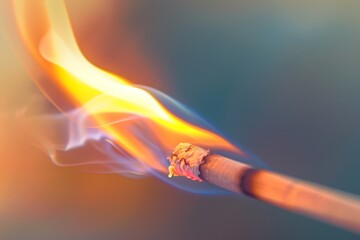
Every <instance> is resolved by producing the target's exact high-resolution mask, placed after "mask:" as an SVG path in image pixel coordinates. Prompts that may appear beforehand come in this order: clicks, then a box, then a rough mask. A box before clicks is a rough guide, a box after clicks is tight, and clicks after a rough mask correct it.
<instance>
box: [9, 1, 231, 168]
mask: <svg viewBox="0 0 360 240" xmlns="http://www.w3.org/2000/svg"><path fill="white" fill-rule="evenodd" d="M30 2H31V3H30ZM34 2H36V3H37V4H35V3H34ZM33 5H38V6H37V8H36V11H37V13H34V12H32V14H37V15H35V16H33V18H36V19H35V20H30V19H29V18H28V17H27V16H29V11H30V10H34V8H33V7H31V6H33ZM14 10H15V17H16V22H17V25H18V29H19V32H20V35H21V38H22V40H23V41H24V43H25V45H26V46H27V49H28V50H29V51H30V53H31V54H32V57H33V58H34V59H36V60H37V63H38V64H40V66H41V67H42V69H43V70H45V72H47V75H48V78H47V81H51V83H52V85H53V86H55V87H56V88H58V91H59V92H60V93H61V96H62V98H64V99H67V100H70V101H71V102H74V103H75V104H76V105H77V106H78V107H79V106H81V107H83V108H84V109H85V111H86V113H87V114H88V115H90V116H91V117H92V118H93V120H94V121H95V122H96V124H97V126H100V127H101V128H102V129H103V130H104V131H106V132H107V133H108V134H110V135H111V136H112V137H113V138H114V139H115V140H116V143H117V144H118V145H119V146H121V147H122V148H124V149H125V150H126V151H127V152H128V153H129V154H131V155H132V156H134V157H136V158H137V159H139V160H141V161H142V162H143V163H145V164H147V165H148V166H150V167H151V168H153V169H156V170H161V171H164V172H166V168H164V167H163V166H162V165H161V164H160V163H159V161H158V160H157V159H156V157H155V155H154V154H153V153H152V151H151V149H150V148H149V147H148V146H147V144H146V143H144V142H142V140H141V139H138V138H136V137H135V136H134V135H133V133H132V132H131V130H130V128H129V124H131V123H124V124H120V125H117V124H110V123H111V121H110V118H109V116H110V115H112V116H114V115H115V116H121V115H122V114H129V115H136V116H139V117H141V119H142V120H141V121H144V122H145V123H146V126H147V127H148V131H149V132H150V133H151V134H153V135H155V136H156V137H157V138H158V139H160V141H161V146H159V147H160V148H162V149H171V148H173V147H174V146H175V145H177V144H178V143H179V142H184V141H186V142H191V143H193V144H200V145H203V146H208V147H217V148H223V149H228V150H233V151H236V150H237V149H236V147H234V146H233V145H232V144H231V143H229V142H228V141H227V140H225V139H223V138H222V137H220V136H219V135H217V134H215V133H213V132H211V131H209V130H206V129H203V128H200V127H198V126H195V125H192V124H190V123H188V122H186V121H184V120H182V119H180V118H179V117H177V116H175V115H173V114H172V113H171V112H169V111H168V110H167V109H166V108H165V107H164V106H163V105H162V104H161V103H160V102H158V101H157V100H156V99H155V98H154V97H153V96H152V95H151V94H150V93H149V92H147V91H145V90H143V89H141V88H138V87H135V86H134V85H132V83H131V82H130V81H128V80H126V79H124V78H122V77H120V76H116V75H114V74H111V73H109V72H107V71H104V70H103V69H100V68H98V67H96V66H94V65H93V64H92V63H91V62H89V61H88V60H87V59H86V58H85V56H84V55H83V54H82V52H81V51H80V49H79V47H78V44H77V41H76V39H75V36H74V33H73V30H72V27H71V23H70V20H69V17H68V14H67V11H66V8H65V5H64V3H63V2H62V1H60V0H57V1H54V0H44V1H39V0H35V1H26V0H15V1H14ZM39 22H41V26H39ZM34 32H35V33H37V34H34ZM38 85H40V87H41V89H42V91H43V92H44V93H45V94H46V95H48V96H49V95H50V94H51V92H50V91H47V88H46V87H44V86H43V85H44V84H43V83H39V81H38ZM49 97H50V98H51V99H52V96H49ZM94 99H96V101H94ZM53 101H54V100H53ZM54 103H55V104H56V105H59V103H58V102H57V101H55V102H54ZM109 114H110V115H109Z"/></svg>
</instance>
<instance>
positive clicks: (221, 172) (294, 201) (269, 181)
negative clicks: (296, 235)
mask: <svg viewBox="0 0 360 240" xmlns="http://www.w3.org/2000/svg"><path fill="white" fill-rule="evenodd" d="M168 159H169V161H170V166H169V177H171V176H184V177H187V178H189V179H192V180H198V181H206V182H208V183H211V184H214V185H216V186H219V187H221V188H225V189H227V190H230V191H232V192H235V193H243V194H245V195H246V196H249V197H252V198H256V199H258V200H260V201H263V202H267V203H270V204H273V205H276V206H278V207H281V208H284V209H287V210H290V211H293V212H296V213H301V214H304V215H307V216H310V217H313V218H316V219H318V220H321V221H323V222H327V223H329V224H332V225H335V226H338V227H341V228H344V229H348V230H350V231H353V232H357V233H360V199H359V198H358V197H355V196H350V195H349V194H346V193H342V192H339V191H335V190H332V189H329V188H325V187H322V186H319V185H316V184H313V183H309V182H306V181H302V180H298V179H295V178H291V177H287V176H284V175H281V174H278V173H274V172H271V171H268V170H263V169H255V168H252V167H251V166H249V165H246V164H243V163H240V162H237V161H234V160H232V159H229V158H226V157H223V156H220V155H217V154H213V153H211V152H210V151H209V150H205V149H203V148H200V147H197V146H194V145H191V144H188V143H180V144H179V145H178V146H177V147H176V148H175V149H174V151H173V152H172V154H171V156H170V157H169V158H168Z"/></svg>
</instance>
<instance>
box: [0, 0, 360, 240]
mask: <svg viewBox="0 0 360 240" xmlns="http://www.w3.org/2000/svg"><path fill="white" fill-rule="evenodd" d="M66 2H67V4H68V8H69V12H70V17H71V20H72V22H73V24H74V28H75V33H76V35H77V37H78V39H79V44H80V46H81V48H82V50H83V51H84V53H85V56H87V57H88V58H89V59H90V60H91V61H92V62H94V63H95V64H96V65H98V66H101V67H102V68H104V69H106V70H109V71H112V72H115V73H118V74H120V75H122V76H125V77H126V78H128V79H130V80H131V81H133V82H134V83H138V84H145V85H149V86H152V87H155V88H157V89H160V90H162V91H163V92H166V93H167V94H169V95H170V96H173V97H174V98H176V99H178V100H180V101H181V102H183V103H185V104H186V105H188V106H189V107H190V108H192V109H193V110H195V111H196V112H198V113H200V115H201V116H203V117H204V118H205V119H207V120H209V122H211V123H212V124H213V125H214V126H216V127H217V128H218V129H220V130H221V131H222V132H223V133H224V134H225V135H226V136H228V137H229V138H230V139H232V140H234V141H235V142H237V143H241V144H242V145H243V146H245V147H246V148H247V149H249V150H250V151H252V152H254V153H255V154H256V155H257V156H259V157H260V158H261V159H263V160H264V161H265V162H266V163H267V164H268V165H270V166H271V167H272V168H273V169H275V170H277V171H280V172H283V173H287V174H289V175H291V176H295V177H299V178H302V179H306V180H310V181H314V182H317V183H320V184H324V185H326V186H330V187H334V188H338V189H341V190H344V191H348V192H351V193H355V194H360V185H359V181H360V176H359V173H358V169H359V167H360V162H359V159H360V146H359V144H360V125H359V123H360V107H359V101H360V21H359V20H360V15H359V14H358V13H359V10H360V3H359V2H358V1H355V0H354V1H347V0H342V1H335V0H334V1H301V3H300V1H299V3H288V1H242V0H222V1H219V0H218V1H212V0H211V1H209V0H198V1H188V0H177V1H176V0H173V1H169V0H131V1H130V0H127V1H125V0H124V1H100V0H92V1H85V0H82V1H70V0H68V1H66ZM1 24H2V28H6V25H7V22H6V19H5V20H4V19H3V20H2V23H1ZM4 26H5V27H4ZM11 42H12V40H11V36H9V35H8V34H7V32H6V31H1V32H0V49H1V54H0V111H1V115H0V116H1V118H0V123H1V124H0V134H1V135H0V136H1V138H0V238H1V239H11V240H12V239H36V240H39V239H40V240H42V239H54V240H56V239H71V240H72V239H74V240H75V239H77V240H79V239H179V240H180V239H209V240H210V239H214V240H215V239H299V240H300V239H358V236H355V235H353V234H351V233H347V232H345V231H343V230H339V229H336V228H334V227H331V226H328V225H325V224H323V223H319V222H316V221H314V220H311V219H308V218H305V217H302V216H299V215H295V214H292V213H288V212H285V211H284V210H280V209H278V208H275V207H272V206H269V205H265V204H263V203H259V202H256V201H254V200H246V199H238V198H235V197H229V196H227V197H225V196H204V195H194V194H190V193H186V192H182V191H180V190H177V189H174V188H173V187H170V186H168V185H166V184H164V183H162V182H160V181H158V180H156V179H154V178H146V179H140V180H134V179H127V178H124V177H122V176H118V175H114V174H109V175H98V174H88V173H83V172H79V171H77V170H75V169H71V168H59V167H56V166H54V165H53V164H52V163H51V162H50V161H49V160H48V159H47V156H46V155H45V154H44V153H42V152H41V151H40V150H38V149H37V148H35V147H34V146H32V143H31V141H30V140H29V139H27V137H26V136H25V135H24V133H23V132H22V131H21V129H20V128H19V127H18V126H17V124H16V121H14V119H15V115H16V112H18V111H19V110H20V109H22V108H23V107H24V106H26V104H27V103H28V102H29V99H32V98H33V97H34V96H39V92H38V91H37V89H36V88H35V86H34V85H33V84H32V81H31V79H30V78H29V77H28V75H27V73H26V72H25V70H24V68H23V66H22V65H21V63H20V61H19V59H21V54H19V53H18V52H17V51H16V50H15V51H13V49H11V47H12V44H11ZM16 55H18V56H20V57H16ZM39 108H41V109H44V111H46V109H48V108H49V105H48V103H47V102H46V100H45V99H44V100H43V105H41V106H39Z"/></svg>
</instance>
